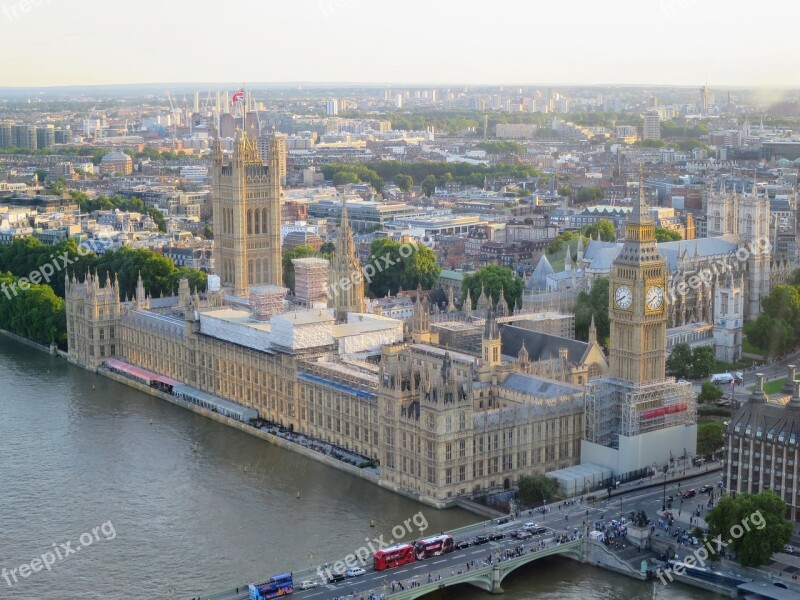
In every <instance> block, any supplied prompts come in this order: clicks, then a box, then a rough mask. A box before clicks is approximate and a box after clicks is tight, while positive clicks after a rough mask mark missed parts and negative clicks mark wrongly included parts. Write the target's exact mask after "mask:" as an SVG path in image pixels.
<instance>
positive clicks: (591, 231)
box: [581, 219, 617, 242]
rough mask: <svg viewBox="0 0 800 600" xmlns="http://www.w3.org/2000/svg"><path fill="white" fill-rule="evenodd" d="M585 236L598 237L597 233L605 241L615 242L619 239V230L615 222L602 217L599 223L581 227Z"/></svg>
mask: <svg viewBox="0 0 800 600" xmlns="http://www.w3.org/2000/svg"><path fill="white" fill-rule="evenodd" d="M581 233H582V234H583V236H584V237H592V238H594V239H597V234H598V233H599V234H600V239H601V240H602V241H604V242H614V241H616V240H617V230H616V229H615V228H614V224H613V223H612V222H611V221H609V220H608V219H600V220H599V221H597V223H593V224H592V225H586V226H584V227H583V228H582V229H581Z"/></svg>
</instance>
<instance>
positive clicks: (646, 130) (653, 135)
mask: <svg viewBox="0 0 800 600" xmlns="http://www.w3.org/2000/svg"><path fill="white" fill-rule="evenodd" d="M642 139H645V140H660V139H661V117H660V116H659V114H658V111H648V112H646V113H645V115H644V126H643V128H642Z"/></svg>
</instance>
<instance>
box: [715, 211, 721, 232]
mask: <svg viewBox="0 0 800 600" xmlns="http://www.w3.org/2000/svg"><path fill="white" fill-rule="evenodd" d="M720 225H721V223H720V218H719V211H718V210H715V211H714V230H715V231H719V229H720Z"/></svg>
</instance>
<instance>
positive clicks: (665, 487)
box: [661, 464, 669, 513]
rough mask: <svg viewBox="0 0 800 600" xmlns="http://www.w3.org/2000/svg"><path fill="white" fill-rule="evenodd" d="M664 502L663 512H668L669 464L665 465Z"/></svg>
mask: <svg viewBox="0 0 800 600" xmlns="http://www.w3.org/2000/svg"><path fill="white" fill-rule="evenodd" d="M663 470H664V501H663V504H662V505H661V512H662V513H664V512H667V473H668V472H669V464H666V465H664V469H663Z"/></svg>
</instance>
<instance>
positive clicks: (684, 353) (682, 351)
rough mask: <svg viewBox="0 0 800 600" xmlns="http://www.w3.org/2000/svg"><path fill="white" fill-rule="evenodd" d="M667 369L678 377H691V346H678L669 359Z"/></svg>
mask: <svg viewBox="0 0 800 600" xmlns="http://www.w3.org/2000/svg"><path fill="white" fill-rule="evenodd" d="M667 369H668V370H669V371H670V372H671V373H674V374H675V375H677V376H678V377H689V374H690V373H691V372H692V349H691V347H690V346H689V344H678V345H677V346H675V347H674V348H673V349H672V352H670V355H669V358H667Z"/></svg>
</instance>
